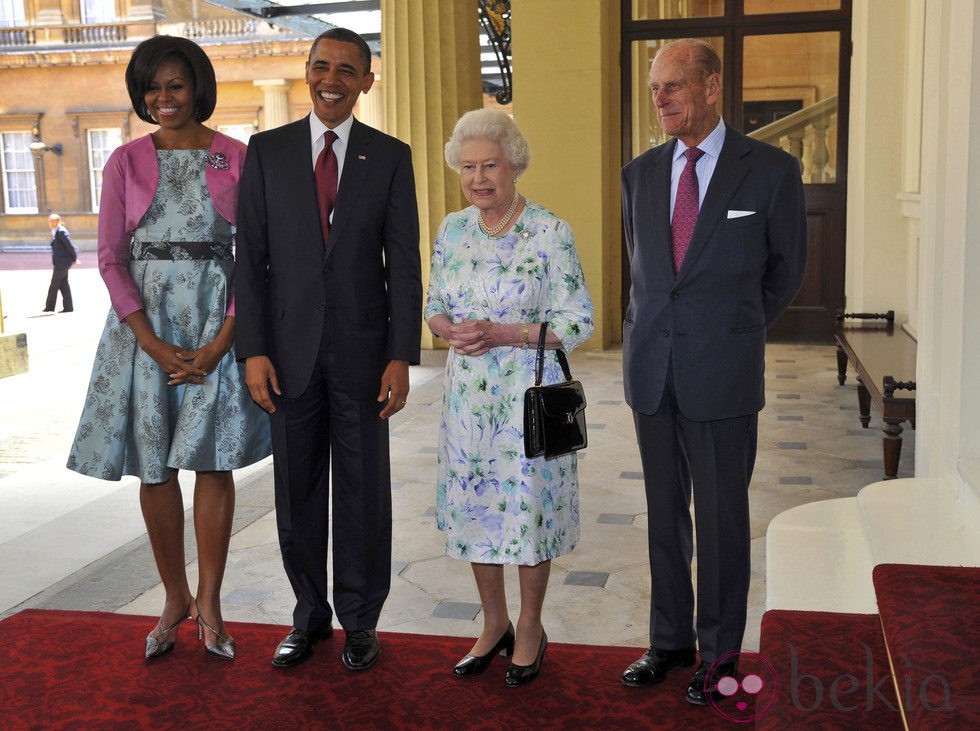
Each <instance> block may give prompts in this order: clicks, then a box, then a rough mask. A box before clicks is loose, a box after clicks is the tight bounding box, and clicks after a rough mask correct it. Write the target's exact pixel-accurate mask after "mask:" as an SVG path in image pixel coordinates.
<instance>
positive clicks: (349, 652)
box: [341, 629, 381, 670]
mask: <svg viewBox="0 0 980 731" xmlns="http://www.w3.org/2000/svg"><path fill="white" fill-rule="evenodd" d="M380 654H381V643H380V642H379V641H378V633H377V632H376V631H375V630H373V629H352V630H350V631H349V632H348V633H347V640H346V642H345V643H344V654H343V656H342V657H341V660H342V661H343V663H344V667H345V668H347V669H348V670H367V669H368V668H369V667H371V666H372V665H374V663H375V662H376V661H377V659H378V656H379V655H380Z"/></svg>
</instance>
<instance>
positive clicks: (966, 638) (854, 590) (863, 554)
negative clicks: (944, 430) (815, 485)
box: [758, 463, 980, 729]
mask: <svg viewBox="0 0 980 731" xmlns="http://www.w3.org/2000/svg"><path fill="white" fill-rule="evenodd" d="M978 477H980V465H978V464H976V463H964V464H961V465H960V470H959V472H958V474H957V476H956V477H955V478H945V479H942V478H937V479H926V478H912V479H902V480H890V481H885V482H876V483H873V484H871V485H868V486H867V487H865V488H863V489H862V490H861V492H860V493H859V494H858V495H857V496H856V497H854V498H843V499H836V500H827V501H822V502H815V503H809V504H806V505H802V506H799V507H797V508H793V509H792V510H788V511H786V512H784V513H782V514H780V515H778V516H776V518H774V519H773V520H772V522H771V523H770V525H769V529H768V531H767V534H766V557H767V565H766V582H767V601H766V609H767V612H766V616H765V618H764V619H763V628H762V640H761V643H760V653H761V654H762V655H764V656H766V653H767V652H768V653H770V654H773V655H776V656H779V654H780V653H781V652H782V653H784V650H785V648H787V647H794V646H795V644H798V643H799V641H800V640H799V638H794V637H793V636H790V635H791V634H792V633H793V631H792V630H791V629H790V628H791V627H792V626H793V625H794V622H795V623H797V626H799V621H800V618H801V617H802V618H803V622H804V624H805V626H807V627H808V628H809V629H808V631H816V632H817V633H818V635H819V637H820V640H821V642H822V644H823V650H822V651H821V652H820V653H818V654H820V655H821V659H819V660H818V659H816V658H811V659H810V660H808V659H807V658H805V657H803V656H802V655H796V656H795V659H794V658H792V657H790V658H783V659H784V660H786V661H789V662H790V664H789V665H786V664H785V662H784V663H783V666H782V668H779V667H777V672H779V673H780V675H785V676H786V677H788V678H789V679H790V681H793V679H794V678H795V679H799V678H801V677H804V676H812V677H813V678H817V679H820V678H822V679H821V680H820V683H821V689H822V690H823V691H824V695H823V696H822V698H821V699H820V703H819V704H816V705H814V703H815V700H816V699H815V698H811V699H810V701H808V702H807V703H802V702H799V697H798V695H797V696H794V695H793V693H792V692H790V693H789V694H788V695H787V694H785V693H784V694H783V697H782V700H781V702H780V704H779V705H778V712H774V713H773V714H769V715H768V716H765V717H762V718H760V720H759V722H758V727H759V728H777V727H780V726H777V725H767V724H771V723H774V722H777V721H778V723H779V724H781V727H782V728H787V727H800V728H804V727H805V728H814V727H816V726H813V725H811V722H813V721H814V720H815V719H816V716H812V715H808V714H812V713H813V712H814V711H817V710H819V711H820V712H821V713H825V712H828V710H829V711H832V712H834V713H836V715H834V713H832V716H833V718H835V719H836V720H834V721H828V723H829V725H826V726H825V725H822V724H823V722H821V725H819V727H820V728H825V727H826V728H879V727H881V728H901V727H902V726H903V725H904V727H905V728H913V729H931V728H943V729H952V728H980V660H978V656H977V655H976V652H975V648H976V647H978V646H980V621H978V617H980V568H976V567H980V495H978V492H977V489H976V488H975V487H974V486H976V485H980V479H978ZM962 567H967V568H962ZM964 577H965V578H964ZM964 582H965V583H964ZM923 630H925V631H923ZM940 630H941V631H940ZM869 633H870V634H869ZM940 637H941V638H942V641H939V639H938V638H940ZM828 651H829V657H834V658H836V661H835V664H834V666H833V667H828V662H829V661H828V660H827V657H828ZM869 653H870V655H869ZM784 654H785V653H784ZM869 657H870V659H869ZM776 662H777V666H778V665H779V660H778V657H777V661H776ZM872 667H873V668H881V667H886V668H888V670H887V673H886V674H887V675H889V676H891V679H892V683H893V686H894V687H893V688H891V689H890V691H889V695H884V694H883V692H882V688H881V685H880V682H879V681H880V680H881V677H882V676H881V675H880V674H875V673H873V672H872V671H871V668H872ZM875 672H877V671H875ZM820 673H823V675H821V674H820ZM872 678H874V680H873V682H872ZM835 682H836V683H837V684H838V685H837V686H836V689H837V692H838V695H840V694H841V693H842V692H843V690H846V689H847V688H848V687H849V686H850V685H852V684H856V685H855V688H856V689H858V688H860V689H863V690H864V691H867V693H866V696H863V697H866V701H865V702H864V703H863V704H855V703H849V702H843V701H841V702H840V703H838V706H840V707H839V708H838V707H836V706H834V703H833V702H832V701H833V699H832V698H831V697H830V695H829V693H830V688H831V687H834V686H833V684H834V683H835ZM869 689H870V690H869ZM789 690H790V691H793V690H798V688H797V687H795V686H794V685H793V683H792V682H790V687H789ZM858 695H860V693H858ZM886 698H888V699H890V700H891V702H894V703H896V704H897V708H898V713H895V711H894V710H893V709H890V708H889V707H888V706H889V703H888V702H886V700H885V699H886ZM811 706H813V707H811ZM817 706H819V708H817ZM875 706H877V708H878V710H877V712H876V713H871V712H872V711H874V710H875ZM808 709H809V710H808ZM845 709H849V710H845ZM858 710H860V711H861V712H862V713H871V715H868V716H867V717H864V718H862V720H861V722H860V723H858V724H857V725H853V724H854V722H855V721H856V720H857V716H855V715H854V714H855V713H856V712H857V711H858ZM849 713H850V714H851V715H848V714H849ZM770 716H771V718H770V720H769V721H768V722H767V721H766V718H769V717H770Z"/></svg>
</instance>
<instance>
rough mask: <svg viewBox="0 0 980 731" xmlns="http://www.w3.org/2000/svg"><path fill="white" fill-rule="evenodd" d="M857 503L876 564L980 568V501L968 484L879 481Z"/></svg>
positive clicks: (937, 480)
mask: <svg viewBox="0 0 980 731" xmlns="http://www.w3.org/2000/svg"><path fill="white" fill-rule="evenodd" d="M857 502H858V506H859V508H860V511H861V517H862V521H863V524H864V530H865V533H866V535H867V536H868V544H869V546H870V549H871V557H872V559H873V561H874V563H875V564H876V565H877V564H880V563H910V564H926V565H933V566H980V527H978V526H980V498H978V496H977V494H976V492H974V491H973V490H972V489H970V488H969V486H968V485H967V484H966V483H965V482H961V481H959V480H957V479H955V478H935V479H927V478H921V477H915V478H910V479H905V480H889V481H886V482H875V483H872V484H871V485H868V486H867V487H865V488H863V489H862V490H861V492H860V493H858V496H857Z"/></svg>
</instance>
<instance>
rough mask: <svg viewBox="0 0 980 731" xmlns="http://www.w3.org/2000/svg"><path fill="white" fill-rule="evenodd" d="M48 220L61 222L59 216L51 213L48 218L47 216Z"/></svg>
mask: <svg viewBox="0 0 980 731" xmlns="http://www.w3.org/2000/svg"><path fill="white" fill-rule="evenodd" d="M48 220H49V221H60V220H61V216H59V215H58V214H57V213H52V214H51V215H50V216H48Z"/></svg>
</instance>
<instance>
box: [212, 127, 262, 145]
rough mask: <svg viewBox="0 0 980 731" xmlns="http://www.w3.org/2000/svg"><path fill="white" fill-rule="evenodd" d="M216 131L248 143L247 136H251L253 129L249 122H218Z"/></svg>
mask: <svg viewBox="0 0 980 731" xmlns="http://www.w3.org/2000/svg"><path fill="white" fill-rule="evenodd" d="M218 131H219V132H221V133H222V134H226V135H228V136H229V137H233V138H234V139H236V140H238V141H239V142H244V143H245V144H248V138H249V137H251V136H252V132H254V131H255V130H254V128H253V127H252V125H251V124H219V125H218Z"/></svg>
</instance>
